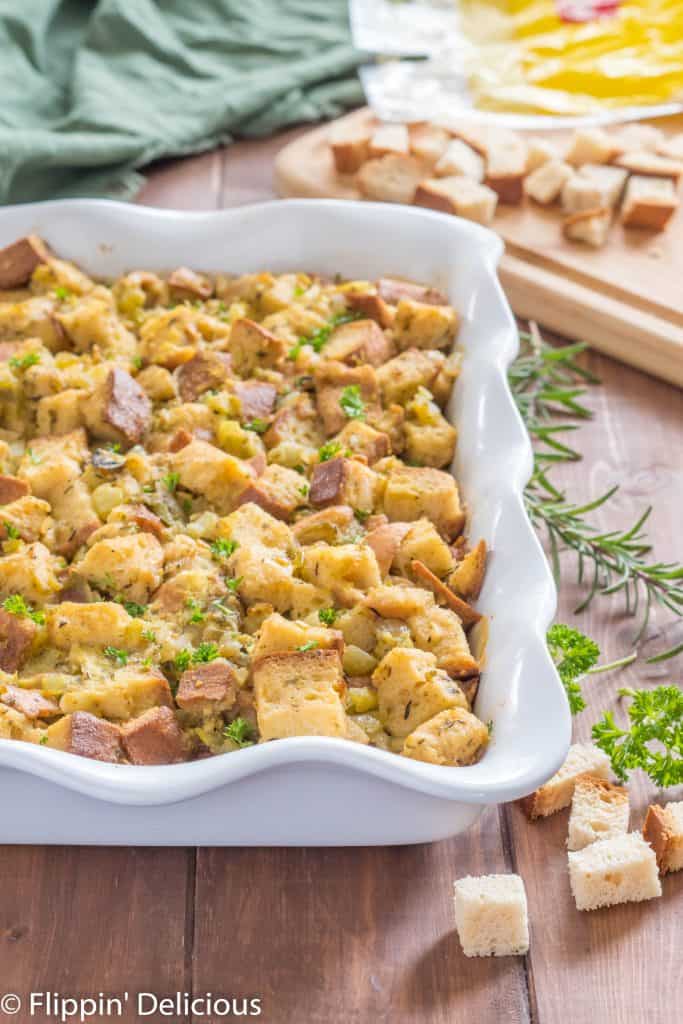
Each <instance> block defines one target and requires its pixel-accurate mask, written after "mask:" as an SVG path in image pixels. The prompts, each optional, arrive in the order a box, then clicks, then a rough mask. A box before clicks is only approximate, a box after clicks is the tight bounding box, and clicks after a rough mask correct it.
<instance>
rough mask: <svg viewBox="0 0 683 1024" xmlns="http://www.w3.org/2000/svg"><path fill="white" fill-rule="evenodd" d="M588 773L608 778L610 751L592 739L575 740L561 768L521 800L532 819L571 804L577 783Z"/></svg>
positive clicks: (526, 812) (600, 777)
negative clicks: (587, 741) (602, 748)
mask: <svg viewBox="0 0 683 1024" xmlns="http://www.w3.org/2000/svg"><path fill="white" fill-rule="evenodd" d="M586 775H590V776H594V777H597V778H599V779H609V775H610V760H609V758H608V756H607V754H604V753H603V752H602V750H598V748H597V747H594V746H593V745H592V744H591V743H574V744H573V745H572V746H571V747H570V748H569V753H568V754H567V757H566V760H565V762H564V764H563V765H562V766H561V767H560V769H559V771H557V772H556V773H555V775H553V777H552V778H551V779H548V781H547V782H546V783H544V785H542V786H541V787H540V789H537V790H536V792H535V793H532V794H531V795H530V796H525V797H524V798H523V799H522V800H521V801H520V804H521V806H522V808H523V810H524V812H525V814H526V815H527V817H528V818H529V820H530V821H534V820H535V819H536V818H547V817H548V815H550V814H555V812H556V811H559V810H561V809H562V808H563V807H568V806H569V804H570V803H571V802H572V797H573V796H574V788H575V786H576V783H577V782H578V780H579V779H580V778H583V777H584V776H586Z"/></svg>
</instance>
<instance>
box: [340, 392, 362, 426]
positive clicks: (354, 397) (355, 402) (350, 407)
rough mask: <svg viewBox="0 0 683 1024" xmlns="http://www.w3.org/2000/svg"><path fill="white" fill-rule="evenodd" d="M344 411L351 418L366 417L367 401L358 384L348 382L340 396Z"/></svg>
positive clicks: (359, 418)
mask: <svg viewBox="0 0 683 1024" xmlns="http://www.w3.org/2000/svg"><path fill="white" fill-rule="evenodd" d="M339 404H340V406H341V408H342V412H343V413H344V415H345V416H346V418H347V419H349V420H364V419H365V403H364V402H363V398H362V396H361V393H360V386H359V385H358V384H347V386H346V387H345V388H344V389H343V391H342V393H341V395H340V396H339Z"/></svg>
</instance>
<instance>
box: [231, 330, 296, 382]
mask: <svg viewBox="0 0 683 1024" xmlns="http://www.w3.org/2000/svg"><path fill="white" fill-rule="evenodd" d="M228 348H229V352H230V355H231V357H232V365H233V367H234V368H235V370H236V371H237V373H239V374H240V376H242V377H249V376H251V374H252V373H253V372H254V370H256V369H263V368H264V367H277V366H279V365H280V364H281V363H282V362H283V361H284V359H285V356H286V355H287V345H286V344H285V342H284V341H283V339H282V338H278V337H276V335H274V334H272V333H271V332H270V331H268V330H266V328H265V327H263V326H262V325H261V324H257V323H255V322H254V321H253V320H249V319H248V318H247V317H244V318H242V319H241V320H235V322H234V324H233V325H232V329H231V331H230V343H229V346H228Z"/></svg>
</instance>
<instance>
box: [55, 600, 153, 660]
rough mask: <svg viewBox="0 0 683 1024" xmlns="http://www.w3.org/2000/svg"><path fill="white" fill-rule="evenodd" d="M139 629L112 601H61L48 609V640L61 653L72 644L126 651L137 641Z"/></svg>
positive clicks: (126, 613)
mask: <svg viewBox="0 0 683 1024" xmlns="http://www.w3.org/2000/svg"><path fill="white" fill-rule="evenodd" d="M139 627H140V624H139V621H138V620H136V619H131V617H130V615H129V614H128V612H127V611H126V610H125V609H124V608H123V607H122V606H121V605H120V604H116V603H115V602H114V601H97V602H93V603H92V604H80V603H79V602H75V601H62V603H61V604H58V605H54V606H52V607H50V608H49V609H48V610H47V631H48V639H49V641H50V643H51V644H52V645H53V646H54V647H57V648H59V650H62V651H68V650H69V648H70V647H71V646H72V645H73V646H76V645H79V646H80V645H83V646H102V647H105V646H107V645H110V646H112V647H120V648H129V647H131V646H134V645H135V644H136V642H137V641H136V639H135V637H136V635H139V632H140V628H139Z"/></svg>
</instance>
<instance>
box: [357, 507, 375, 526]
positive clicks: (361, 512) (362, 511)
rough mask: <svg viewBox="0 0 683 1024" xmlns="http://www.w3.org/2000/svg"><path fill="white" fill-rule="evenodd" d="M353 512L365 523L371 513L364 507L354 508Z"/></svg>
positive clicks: (359, 520) (360, 521)
mask: <svg viewBox="0 0 683 1024" xmlns="http://www.w3.org/2000/svg"><path fill="white" fill-rule="evenodd" d="M353 514H354V516H355V517H356V519H357V520H358V522H359V523H364V522H365V520H366V519H368V518H369V516H370V515H371V513H370V512H366V510H365V509H364V508H354V510H353Z"/></svg>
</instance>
